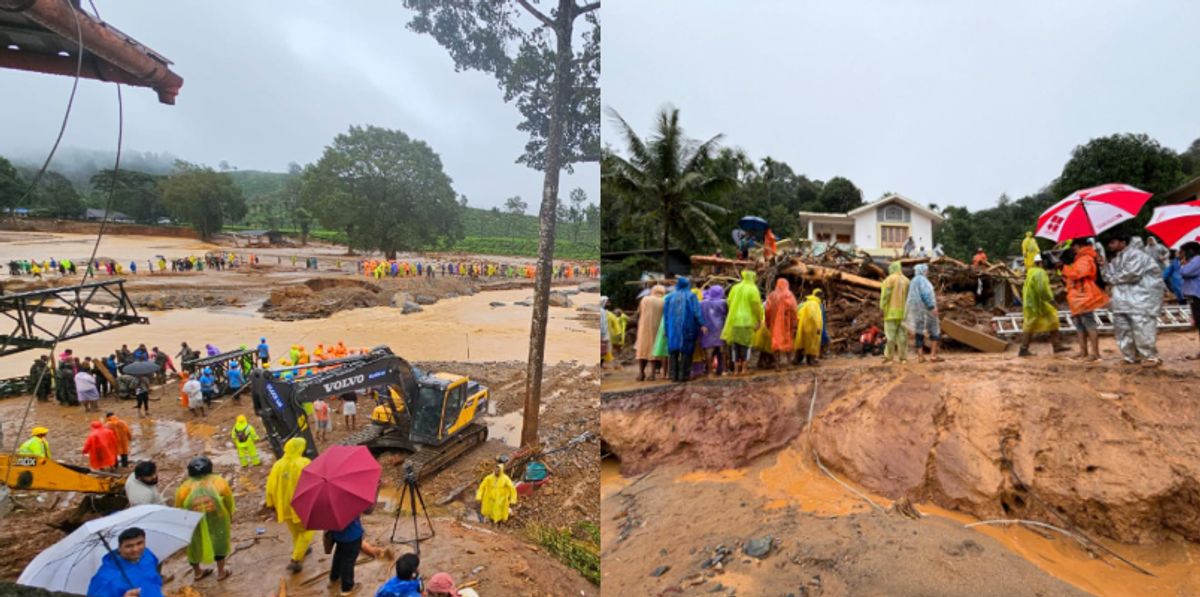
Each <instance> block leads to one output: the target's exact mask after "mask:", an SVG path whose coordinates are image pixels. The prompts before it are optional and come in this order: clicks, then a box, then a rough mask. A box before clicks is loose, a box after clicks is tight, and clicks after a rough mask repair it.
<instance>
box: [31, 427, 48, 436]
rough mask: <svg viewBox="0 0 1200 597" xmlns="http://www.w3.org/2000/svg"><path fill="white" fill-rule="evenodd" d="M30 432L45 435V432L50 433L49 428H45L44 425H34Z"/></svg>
mask: <svg viewBox="0 0 1200 597" xmlns="http://www.w3.org/2000/svg"><path fill="white" fill-rule="evenodd" d="M30 433H32V434H33V435H46V434H47V433H50V430H49V429H46V428H45V427H34V428H33V429H32V430H31V431H30Z"/></svg>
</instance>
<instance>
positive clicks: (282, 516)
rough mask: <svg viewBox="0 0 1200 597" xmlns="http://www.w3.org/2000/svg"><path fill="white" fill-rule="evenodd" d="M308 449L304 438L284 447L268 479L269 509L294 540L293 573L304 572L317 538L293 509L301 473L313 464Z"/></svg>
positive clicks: (291, 441)
mask: <svg viewBox="0 0 1200 597" xmlns="http://www.w3.org/2000/svg"><path fill="white" fill-rule="evenodd" d="M305 447H307V442H305V441H304V438H301V437H293V438H292V439H289V440H288V441H287V443H285V444H283V458H280V459H279V460H276V461H275V464H273V465H271V474H269V475H267V493H266V507H267V508H274V509H275V519H276V520H277V521H279V522H282V523H283V524H285V525H287V529H288V533H290V534H291V536H292V561H291V562H289V563H288V566H287V569H288V570H289V571H291V572H293V573H294V572H299V571H300V570H301V569H302V568H303V562H304V556H306V555H308V553H309V551H311V550H310V549H309V543H311V542H312V537H313V532H312V531H310V530H307V529H305V528H304V523H303V522H301V520H300V516H299V515H297V514H296V511H295V510H294V509H293V508H292V495H293V494H295V493H296V484H297V483H299V482H300V471H303V470H304V467H306V466H308V463H309V462H310V461H309V459H307V458H305V457H304V449H305Z"/></svg>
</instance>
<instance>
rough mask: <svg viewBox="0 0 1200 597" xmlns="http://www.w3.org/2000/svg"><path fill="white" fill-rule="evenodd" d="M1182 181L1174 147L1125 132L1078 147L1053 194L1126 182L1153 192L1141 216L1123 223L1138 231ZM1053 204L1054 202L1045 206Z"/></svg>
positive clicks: (1056, 184) (1073, 152) (1142, 135)
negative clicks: (1154, 209)
mask: <svg viewBox="0 0 1200 597" xmlns="http://www.w3.org/2000/svg"><path fill="white" fill-rule="evenodd" d="M1183 180H1184V173H1183V167H1182V164H1181V163H1180V160H1179V155H1178V154H1176V153H1175V151H1174V150H1172V149H1170V148H1168V147H1163V146H1162V145H1160V144H1159V142H1158V141H1156V140H1154V139H1152V138H1150V137H1149V136H1148V135H1145V134H1133V133H1122V134H1116V135H1110V136H1108V137H1099V138H1096V139H1092V140H1091V141H1088V142H1087V143H1085V144H1083V145H1080V146H1078V147H1076V148H1075V150H1074V151H1072V152H1071V159H1070V160H1069V161H1067V164H1066V165H1065V166H1063V170H1062V174H1060V175H1059V177H1058V180H1057V181H1056V182H1055V183H1054V184H1053V190H1054V196H1055V197H1058V198H1060V199H1061V198H1063V197H1066V196H1068V195H1070V194H1071V193H1073V192H1074V191H1076V190H1079V189H1085V188H1088V187H1094V186H1097V185H1102V184H1106V183H1110V182H1123V183H1125V184H1130V185H1133V186H1135V187H1137V188H1139V189H1142V190H1144V191H1148V192H1151V193H1154V195H1155V196H1154V197H1152V198H1151V199H1150V201H1149V202H1147V203H1146V205H1145V206H1144V207H1143V208H1142V212H1141V213H1140V214H1139V215H1138V217H1136V218H1134V219H1132V220H1128V221H1126V222H1124V223H1123V224H1121V225H1120V227H1121V228H1123V229H1126V230H1128V231H1130V232H1134V233H1137V232H1136V231H1142V230H1143V229H1144V227H1145V225H1146V223H1147V222H1148V221H1149V220H1150V214H1151V213H1152V211H1153V208H1155V207H1158V206H1160V205H1162V204H1163V203H1164V199H1163V197H1162V194H1163V193H1166V192H1167V191H1170V190H1172V189H1174V188H1175V187H1177V186H1179V184H1180V183H1182V182H1183ZM1050 205H1053V202H1051V203H1049V204H1047V205H1046V207H1049V206H1050ZM1035 218H1036V216H1035ZM1035 221H1036V220H1035Z"/></svg>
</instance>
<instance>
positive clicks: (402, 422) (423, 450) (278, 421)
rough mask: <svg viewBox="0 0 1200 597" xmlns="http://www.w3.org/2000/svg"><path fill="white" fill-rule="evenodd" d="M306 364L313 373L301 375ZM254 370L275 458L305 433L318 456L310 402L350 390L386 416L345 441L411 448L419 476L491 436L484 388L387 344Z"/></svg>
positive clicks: (258, 406) (257, 401)
mask: <svg viewBox="0 0 1200 597" xmlns="http://www.w3.org/2000/svg"><path fill="white" fill-rule="evenodd" d="M306 370H312V371H314V372H313V373H311V374H309V375H302V373H303V372H306ZM250 377H251V386H252V387H251V391H252V396H253V400H254V410H255V412H256V413H257V414H258V416H259V418H260V419H262V421H263V425H264V427H265V430H266V435H267V439H268V441H269V442H270V443H271V448H272V450H274V452H275V455H276V456H277V457H278V456H280V455H282V454H283V444H284V443H285V442H286V441H287V440H289V439H291V438H293V437H303V438H304V439H305V440H306V442H307V444H308V447H307V449H306V452H305V455H306V456H308V457H309V458H313V457H316V455H317V449H316V443H315V442H314V441H313V438H312V430H311V429H310V427H309V420H310V417H311V416H312V402H313V401H315V400H317V399H318V398H330V397H334V396H339V395H345V394H347V393H349V392H354V393H357V394H358V395H359V396H366V397H369V398H372V399H373V400H372V404H370V405H369V406H368V405H367V404H359V408H360V409H361V410H365V411H366V413H370V412H371V408H373V407H376V406H379V407H382V408H383V409H385V411H386V412H387V416H384V417H372V418H371V419H372V420H371V422H370V423H368V424H366V425H365V426H364V427H363V428H361V429H360V430H359V431H358V432H356V433H354V434H351V435H350V436H348V437H347V438H346V439H344V440H342V441H341V442H340V443H342V444H344V445H363V446H367V447H369V448H372V449H373V450H383V449H398V450H403V451H405V452H409V453H410V455H409V456H408V457H407V458H406V460H405V461H406V462H407V463H411V464H412V465H413V468H414V470H415V471H416V473H417V475H418V477H426V476H428V475H431V474H433V473H435V472H437V471H438V470H441V469H442V468H443V467H445V466H446V465H447V464H449V463H450V462H451V461H453V460H454V459H455V458H457V457H459V456H461V455H462V454H463V453H465V452H467V451H468V450H470V449H471V448H474V447H475V446H478V445H480V444H482V443H483V442H484V441H486V440H487V426H486V425H483V424H482V423H480V422H478V421H477V419H478V417H479V416H481V415H482V414H483V413H484V412H485V408H486V405H487V400H488V389H487V388H486V387H484V386H482V385H480V384H479V383H477V382H473V381H471V380H469V379H468V378H467V377H465V376H462V375H456V374H452V373H441V372H439V373H426V372H424V371H422V370H420V369H418V368H416V367H413V366H412V365H409V363H408V361H406V360H404V359H403V358H401V357H399V356H397V355H395V354H393V353H392V351H391V350H390V349H389V348H387V347H386V346H380V347H376V348H374V349H372V350H371V351H370V352H369V353H367V354H365V355H356V356H352V357H346V358H341V359H333V360H327V361H322V362H319V363H311V364H306V365H297V366H295V367H283V368H276V369H255V370H254V371H253V372H252V373H251V376H250ZM360 401H363V402H365V401H366V400H364V399H363V398H360ZM365 418H366V417H364V419H365Z"/></svg>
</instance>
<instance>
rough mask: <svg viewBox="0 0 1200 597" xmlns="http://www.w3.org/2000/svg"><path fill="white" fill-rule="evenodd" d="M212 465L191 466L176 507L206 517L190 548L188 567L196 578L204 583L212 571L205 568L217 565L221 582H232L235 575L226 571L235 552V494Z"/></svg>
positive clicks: (200, 460) (202, 460)
mask: <svg viewBox="0 0 1200 597" xmlns="http://www.w3.org/2000/svg"><path fill="white" fill-rule="evenodd" d="M212 471H213V468H212V461H211V460H209V459H208V458H206V457H204V456H199V457H196V458H193V459H192V461H191V462H189V463H188V466H187V474H188V478H187V480H185V481H184V482H183V484H182V485H180V486H179V489H178V490H176V491H175V507H176V508H181V509H184V510H191V511H193V512H200V513H202V514H203V515H204V516H203V517H202V518H201V519H200V523H199V524H197V525H196V530H195V531H194V532H193V533H192V542H191V544H189V545H188V549H187V556H188V563H189V564H191V565H192V574H193V575H194V578H195V579H196V580H200V579H202V578H204V577H205V576H208V575H209V574H212V570H202V569H201V568H200V565H201V564H211V563H213V562H214V561H215V562H216V563H217V580H225V579H226V578H229V575H230V574H232V572H231V571H230V570H229V569H227V568H226V567H225V558H226V556H228V555H229V553H230V552H231V551H233V543H232V541H231V539H230V537H231V532H232V523H233V511H234V504H233V491H232V490H231V489H230V488H229V483H226V482H225V479H222V478H221V477H220V476H219V475H214V474H213V472H212Z"/></svg>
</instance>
